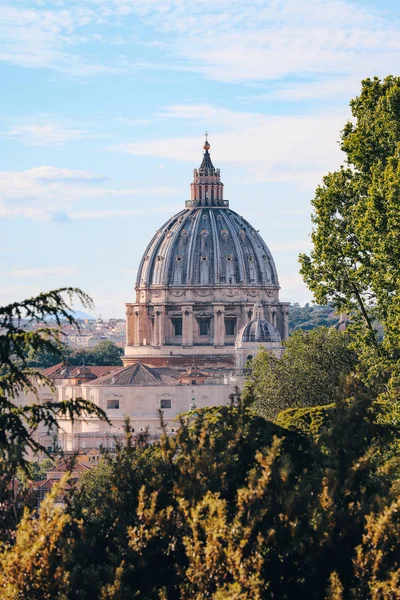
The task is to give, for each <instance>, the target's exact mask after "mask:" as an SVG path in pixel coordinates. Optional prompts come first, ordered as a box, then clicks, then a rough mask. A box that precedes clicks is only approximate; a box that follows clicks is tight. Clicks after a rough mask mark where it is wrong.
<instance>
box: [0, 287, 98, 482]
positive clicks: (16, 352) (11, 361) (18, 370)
mask: <svg viewBox="0 0 400 600" xmlns="http://www.w3.org/2000/svg"><path fill="white" fill-rule="evenodd" d="M74 297H75V298H77V299H78V300H80V301H81V303H82V304H83V305H84V306H90V305H91V300H90V298H89V297H88V296H87V295H86V294H84V293H83V292H82V291H81V290H79V289H75V288H62V289H59V290H53V291H51V292H47V293H43V294H40V295H39V296H36V297H34V298H29V299H27V300H24V301H23V302H14V303H13V304H9V305H8V306H4V307H0V470H1V473H0V475H1V476H0V481H2V480H3V479H4V481H8V480H9V478H11V477H13V476H14V475H15V472H16V469H17V468H18V466H22V467H23V468H27V459H26V453H27V451H28V450H29V449H30V450H31V451H33V452H34V453H37V452H44V453H47V452H46V448H44V447H43V446H42V445H41V444H40V442H38V441H37V440H36V439H35V436H34V434H35V432H36V431H37V429H38V427H39V425H41V424H44V425H45V426H46V427H47V428H48V429H49V431H50V430H56V429H57V427H58V423H57V416H58V415H67V416H68V417H70V418H71V419H72V420H73V419H74V418H75V417H76V416H78V415H82V414H97V415H98V416H99V417H101V418H105V413H104V412H103V411H102V410H101V409H99V408H98V407H97V406H95V405H94V404H92V403H91V402H88V401H86V400H83V399H81V398H78V399H76V400H66V401H63V402H51V401H48V402H42V403H40V402H39V398H38V387H39V386H40V385H48V386H50V387H52V382H51V381H50V380H49V379H48V378H46V377H45V376H44V375H43V373H42V372H41V370H40V369H39V368H38V367H36V366H29V364H28V363H29V359H28V356H29V355H30V354H31V353H32V352H50V353H53V352H54V353H57V352H59V350H60V343H59V335H60V333H59V329H58V328H54V327H49V326H48V324H47V322H48V320H49V319H53V320H54V322H55V323H56V325H57V326H60V323H61V319H66V320H67V321H68V322H69V323H70V324H73V325H77V323H76V321H75V319H74V318H73V317H72V316H71V313H70V312H69V311H70V304H69V303H71V301H72V300H73V298H74ZM68 302H69V303H68ZM33 325H34V326H35V328H33ZM25 391H30V392H32V393H33V394H34V396H36V398H37V399H38V401H37V402H35V403H33V404H31V405H27V406H21V405H19V403H18V402H16V401H15V398H17V397H18V394H20V393H21V392H25Z"/></svg>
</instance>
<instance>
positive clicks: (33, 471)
mask: <svg viewBox="0 0 400 600" xmlns="http://www.w3.org/2000/svg"><path fill="white" fill-rule="evenodd" d="M54 465H55V463H54V460H53V459H52V458H45V459H44V460H42V461H40V462H39V461H37V460H35V461H32V462H30V463H29V465H28V471H29V478H30V479H32V480H33V481H41V480H43V479H45V477H46V475H47V471H48V470H49V469H51V468H52V467H54ZM26 476H27V475H26V473H25V472H22V473H21V478H25V477H26Z"/></svg>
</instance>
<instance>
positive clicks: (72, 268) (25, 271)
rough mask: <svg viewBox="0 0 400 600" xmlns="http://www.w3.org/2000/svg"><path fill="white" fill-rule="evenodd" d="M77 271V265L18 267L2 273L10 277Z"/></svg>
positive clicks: (40, 275) (61, 273) (69, 273)
mask: <svg viewBox="0 0 400 600" xmlns="http://www.w3.org/2000/svg"><path fill="white" fill-rule="evenodd" d="M77 271H78V267H77V266H74V265H72V266H59V267H41V268H40V267H39V268H30V269H18V270H15V271H8V272H7V273H3V274H4V275H9V276H11V277H42V276H44V275H74V274H75V273H76V272H77Z"/></svg>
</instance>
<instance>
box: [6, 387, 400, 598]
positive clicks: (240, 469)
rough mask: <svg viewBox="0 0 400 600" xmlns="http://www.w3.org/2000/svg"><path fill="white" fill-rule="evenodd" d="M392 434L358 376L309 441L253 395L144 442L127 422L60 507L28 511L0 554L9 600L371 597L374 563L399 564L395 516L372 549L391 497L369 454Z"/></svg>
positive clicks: (190, 417)
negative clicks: (265, 411) (263, 409)
mask: <svg viewBox="0 0 400 600" xmlns="http://www.w3.org/2000/svg"><path fill="white" fill-rule="evenodd" d="M357 385H359V384H357ZM350 391H351V390H350V388H349V389H348V392H350ZM391 436H392V430H391V428H390V427H388V426H386V425H380V424H379V423H377V420H376V413H375V412H374V411H373V410H371V396H370V394H369V392H368V390H365V389H361V388H357V387H355V388H354V389H353V396H352V397H349V398H347V399H346V401H339V402H338V403H337V404H336V408H335V410H334V411H333V414H332V418H330V420H329V424H328V425H327V427H326V430H325V431H324V432H323V434H321V435H320V436H319V438H318V439H317V440H315V441H314V440H312V439H309V438H307V436H305V435H304V434H302V433H300V432H298V431H295V430H288V429H283V428H281V427H278V426H277V425H274V424H273V423H271V422H266V421H264V420H263V419H262V418H260V417H259V416H257V415H255V414H254V412H253V411H252V409H251V400H250V399H249V398H248V399H247V400H244V401H243V400H241V399H240V398H238V399H237V400H236V401H235V402H234V403H233V404H232V405H231V406H222V407H216V408H211V409H203V410H198V411H196V412H192V413H188V414H187V415H183V416H182V418H181V427H180V429H179V431H178V433H177V435H176V436H175V437H169V436H167V435H164V436H163V438H162V440H161V441H160V443H156V444H153V445H152V446H148V445H144V446H143V445H139V446H135V444H134V443H133V439H132V434H131V433H128V437H127V441H126V444H125V445H124V446H119V447H117V451H116V455H115V456H114V455H108V454H106V455H105V456H104V458H103V460H102V462H101V463H100V464H99V466H98V467H97V468H95V469H93V470H92V471H91V472H90V473H88V474H86V475H85V476H84V477H83V478H82V479H81V480H80V482H79V485H78V488H77V489H76V490H75V491H74V492H71V493H66V497H65V508H64V510H63V511H60V509H59V508H58V509H57V508H56V507H55V506H54V498H53V502H51V501H50V499H48V500H46V501H45V504H44V506H43V508H42V510H41V513H40V516H39V518H38V519H34V518H32V516H31V515H26V517H25V519H24V520H23V521H22V522H21V524H20V526H19V528H18V533H17V539H16V544H15V545H14V546H8V547H3V550H2V553H1V554H0V567H1V568H0V589H2V590H5V591H3V597H4V600H10V599H15V598H18V597H24V598H29V599H32V600H34V599H35V600H36V599H37V600H41V599H42V598H47V597H48V598H66V599H67V598H78V599H79V600H89V599H90V600H96V599H99V600H104V599H105V598H107V599H109V600H111V599H112V600H130V599H131V598H132V597H136V598H143V599H146V600H151V599H154V600H155V599H160V598H165V599H175V598H198V599H199V600H200V599H201V598H207V597H210V598H215V599H218V598H219V599H220V600H222V599H224V600H228V599H230V598H240V599H247V600H250V599H251V600H252V599H253V598H256V599H257V598H258V599H264V598H265V599H268V598H271V597H277V598H282V600H285V599H287V600H289V599H290V600H291V599H292V598H309V599H310V600H319V599H320V598H325V597H330V598H340V597H342V598H348V599H349V600H356V599H357V600H359V599H360V598H363V599H365V600H367V598H369V596H368V593H365V594H364V595H360V592H359V590H358V584H359V583H360V581H361V578H362V582H363V586H364V587H365V586H366V587H365V589H369V588H368V586H369V585H372V583H373V581H374V579H373V578H374V577H375V580H376V578H377V574H376V573H375V572H374V564H376V563H377V561H379V562H380V564H382V565H384V570H383V571H382V572H381V573H378V575H379V581H382V582H383V583H385V585H386V582H391V581H395V579H394V577H395V573H396V569H397V568H398V566H397V565H398V559H397V556H398V553H399V551H400V543H399V540H398V536H397V537H396V531H397V525H396V523H397V521H393V526H392V525H390V527H391V529H390V536H391V537H390V539H389V541H388V543H387V542H386V538H385V535H384V534H383V535H382V536H381V537H380V541H379V544H380V548H382V550H383V555H382V554H381V553H380V552H379V549H380V548H378V549H377V551H376V552H375V555H373V556H372V555H370V554H369V550H368V549H369V547H370V546H371V545H373V544H374V539H371V538H370V537H369V534H368V531H370V530H371V527H372V526H373V524H374V523H375V522H377V523H378V525H377V528H379V523H380V522H381V521H379V519H380V515H386V514H387V510H388V509H387V508H385V506H386V507H390V505H391V502H392V500H391V498H390V486H388V485H387V482H386V480H385V478H381V477H380V476H379V472H378V469H377V465H376V461H375V460H374V453H375V452H378V451H379V450H380V449H381V448H382V447H384V446H385V445H386V444H387V442H388V440H389V439H390V437H391ZM385 511H386V512H385ZM369 515H370V516H369ZM392 515H393V518H395V519H397V516H396V513H395V511H394V509H393V510H392ZM386 522H387V519H386V521H385V523H386ZM377 528H375V529H377ZM388 531H389V530H388ZM371 573H372V575H371ZM329 589H330V591H329ZM339 591H340V594H342V595H341V596H340V595H338V594H339ZM45 593H46V594H47V596H46V595H45ZM328 594H330V596H328ZM335 594H336V595H335ZM378 597H379V596H376V598H378ZM382 597H384V596H382ZM390 597H391V596H387V598H388V599H389V598H390Z"/></svg>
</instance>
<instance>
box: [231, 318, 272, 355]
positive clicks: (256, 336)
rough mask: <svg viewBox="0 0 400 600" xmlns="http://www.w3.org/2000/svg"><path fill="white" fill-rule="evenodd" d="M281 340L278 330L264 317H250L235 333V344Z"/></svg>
mask: <svg viewBox="0 0 400 600" xmlns="http://www.w3.org/2000/svg"><path fill="white" fill-rule="evenodd" d="M273 342H281V336H280V335H279V332H278V331H277V330H276V329H275V327H273V326H272V325H271V324H270V323H268V321H266V320H265V319H252V320H251V321H249V322H248V323H246V325H244V326H243V327H242V328H241V329H240V331H239V332H238V334H237V337H236V345H237V346H238V347H239V348H240V346H241V345H242V344H248V343H251V344H266V343H273Z"/></svg>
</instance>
